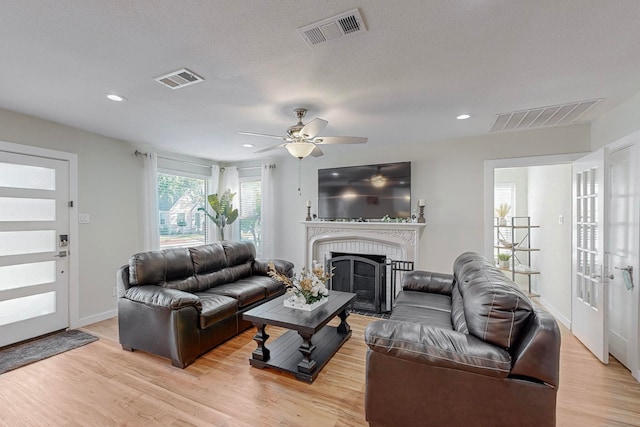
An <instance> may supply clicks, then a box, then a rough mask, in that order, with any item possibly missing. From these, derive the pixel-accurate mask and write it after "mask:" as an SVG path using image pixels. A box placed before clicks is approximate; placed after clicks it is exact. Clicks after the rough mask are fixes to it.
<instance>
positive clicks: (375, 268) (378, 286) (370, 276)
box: [326, 252, 389, 313]
mask: <svg viewBox="0 0 640 427" xmlns="http://www.w3.org/2000/svg"><path fill="white" fill-rule="evenodd" d="M326 268H327V271H332V269H333V277H332V278H331V280H330V281H329V289H333V290H336V291H343V292H352V293H355V294H356V301H355V302H354V304H353V308H354V309H358V310H364V311H372V312H374V313H382V312H385V311H389V309H388V308H387V257H386V256H385V255H368V254H350V253H344V252H331V258H330V259H329V260H327V265H326Z"/></svg>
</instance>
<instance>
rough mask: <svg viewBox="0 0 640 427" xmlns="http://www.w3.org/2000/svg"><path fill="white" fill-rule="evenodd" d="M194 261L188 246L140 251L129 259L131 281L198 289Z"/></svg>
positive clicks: (136, 283)
mask: <svg viewBox="0 0 640 427" xmlns="http://www.w3.org/2000/svg"><path fill="white" fill-rule="evenodd" d="M193 273H194V271H193V263H192V262H191V256H190V255H189V250H188V249H186V248H174V249H164V250H161V251H150V252H140V253H137V254H135V255H133V256H132V257H131V258H130V259H129V283H130V284H131V285H137V286H144V285H155V286H162V287H164V288H171V289H180V290H184V291H188V292H193V291H195V290H197V284H196V281H195V278H194V277H193Z"/></svg>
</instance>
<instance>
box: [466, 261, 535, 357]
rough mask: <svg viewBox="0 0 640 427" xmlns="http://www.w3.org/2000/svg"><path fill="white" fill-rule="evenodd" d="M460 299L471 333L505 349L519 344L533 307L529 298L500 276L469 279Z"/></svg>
mask: <svg viewBox="0 0 640 427" xmlns="http://www.w3.org/2000/svg"><path fill="white" fill-rule="evenodd" d="M500 274H501V273H500ZM462 296H463V305H464V317H465V320H466V323H467V327H468V328H469V332H470V333H471V334H473V335H475V336H476V337H478V338H480V339H481V340H484V341H487V342H490V343H492V344H495V345H497V346H500V347H502V348H504V349H506V350H508V349H510V348H511V346H513V345H514V343H516V342H518V339H519V337H520V335H521V334H522V332H523V331H524V330H525V328H526V326H527V324H528V322H529V317H530V316H531V313H532V310H533V308H532V306H531V302H530V300H529V298H527V297H526V296H525V295H524V294H523V293H522V291H520V289H518V288H517V287H516V286H515V285H514V284H511V283H509V281H508V279H507V278H506V277H505V276H504V275H503V274H502V278H501V279H497V280H496V279H489V278H485V279H480V278H479V277H478V278H475V279H473V280H471V281H470V282H469V284H468V286H467V288H466V291H465V292H463V293H462Z"/></svg>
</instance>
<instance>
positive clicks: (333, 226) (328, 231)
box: [303, 221, 425, 307]
mask: <svg viewBox="0 0 640 427" xmlns="http://www.w3.org/2000/svg"><path fill="white" fill-rule="evenodd" d="M303 223H304V226H305V236H306V241H307V244H306V247H305V265H311V261H312V260H316V261H318V262H321V263H322V264H323V265H325V263H326V261H327V260H329V259H331V258H332V256H333V255H332V253H344V254H351V255H364V256H367V257H371V256H384V257H385V258H386V259H387V260H395V261H409V262H413V263H415V262H417V261H418V260H419V249H420V245H419V243H420V237H421V235H422V232H423V230H424V226H425V224H418V223H391V222H338V221H335V222H334V221H326V222H325V221H305V222H303ZM384 281H385V283H384V284H383V285H382V286H384V291H383V292H382V294H383V295H384V299H385V300H384V301H382V302H381V305H382V306H383V307H391V303H392V281H393V277H392V275H391V274H390V271H388V270H387V274H385V280H384ZM399 290H400V289H396V292H397V291H399Z"/></svg>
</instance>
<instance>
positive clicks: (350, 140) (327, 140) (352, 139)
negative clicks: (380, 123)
mask: <svg viewBox="0 0 640 427" xmlns="http://www.w3.org/2000/svg"><path fill="white" fill-rule="evenodd" d="M368 139H369V138H365V137H361V136H323V137H320V138H315V139H314V140H313V143H314V144H364V143H365V142H367V140H368Z"/></svg>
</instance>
